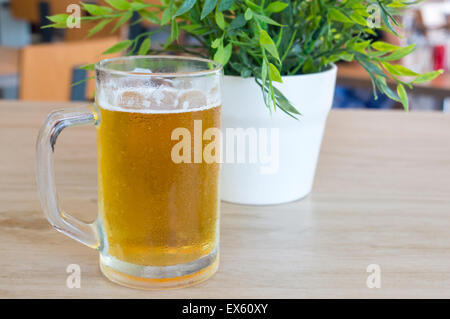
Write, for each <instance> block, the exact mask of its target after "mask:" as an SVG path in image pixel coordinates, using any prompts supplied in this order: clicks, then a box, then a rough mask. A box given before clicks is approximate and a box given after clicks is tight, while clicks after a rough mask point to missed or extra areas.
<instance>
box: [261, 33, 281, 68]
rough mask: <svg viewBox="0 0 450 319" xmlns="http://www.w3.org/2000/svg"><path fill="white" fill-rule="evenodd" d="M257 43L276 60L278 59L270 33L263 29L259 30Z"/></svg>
mask: <svg viewBox="0 0 450 319" xmlns="http://www.w3.org/2000/svg"><path fill="white" fill-rule="evenodd" d="M259 43H260V44H261V45H262V46H263V47H264V49H266V50H267V51H269V53H270V54H271V55H272V56H273V57H274V58H276V59H277V60H278V61H279V60H280V57H279V55H278V50H277V47H276V45H275V43H274V42H273V40H272V38H271V37H270V35H269V34H268V33H267V32H266V31H265V30H261V32H260V33H259Z"/></svg>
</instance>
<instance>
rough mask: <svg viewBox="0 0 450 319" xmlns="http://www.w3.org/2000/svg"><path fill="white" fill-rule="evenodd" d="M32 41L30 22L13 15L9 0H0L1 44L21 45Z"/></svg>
mask: <svg viewBox="0 0 450 319" xmlns="http://www.w3.org/2000/svg"><path fill="white" fill-rule="evenodd" d="M30 43H31V30H30V26H29V24H28V23H27V22H26V21H21V20H18V19H15V18H14V17H13V16H12V14H11V9H10V7H9V0H0V45H5V46H9V47H21V46H24V45H28V44H30Z"/></svg>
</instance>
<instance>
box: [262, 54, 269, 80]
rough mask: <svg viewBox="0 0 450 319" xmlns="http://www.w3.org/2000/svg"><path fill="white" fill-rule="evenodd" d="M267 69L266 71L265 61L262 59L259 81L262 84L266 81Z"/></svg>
mask: <svg viewBox="0 0 450 319" xmlns="http://www.w3.org/2000/svg"><path fill="white" fill-rule="evenodd" d="M267 69H268V66H267V61H266V59H264V60H263V65H262V68H261V80H262V83H266V80H267Z"/></svg>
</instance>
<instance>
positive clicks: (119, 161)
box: [97, 105, 221, 266]
mask: <svg viewBox="0 0 450 319" xmlns="http://www.w3.org/2000/svg"><path fill="white" fill-rule="evenodd" d="M165 109H171V106H170V105H169V106H167V105H166V106H165ZM220 111H221V107H220V106H214V107H203V108H197V109H188V110H174V111H167V112H164V111H160V112H157V113H156V112H151V111H150V112H147V111H146V110H145V108H144V107H141V108H135V109H126V108H117V109H114V108H111V107H104V106H102V105H99V118H100V124H99V125H98V126H97V129H98V132H97V133H98V134H97V136H98V137H97V144H98V189H99V215H100V218H101V220H102V222H103V226H104V231H105V234H106V242H105V244H104V246H105V247H104V248H103V249H106V250H107V251H106V253H107V254H108V255H111V256H113V257H115V258H116V259H118V260H120V261H125V262H128V263H131V264H136V265H142V266H170V265H176V264H185V263H188V262H191V261H194V260H197V259H199V258H201V257H202V256H205V255H208V254H210V253H211V252H213V251H214V249H215V248H216V245H217V238H218V233H217V232H218V210H219V206H218V205H219V199H218V196H219V194H218V178H219V164H218V163H209V164H208V163H206V162H204V161H202V162H201V163H194V162H192V163H174V161H173V159H172V158H171V150H172V147H173V146H174V144H176V143H177V141H173V140H171V134H172V132H173V130H175V129H176V128H180V127H181V128H187V129H188V130H189V131H190V132H193V131H194V120H201V121H202V129H203V132H204V131H205V130H206V129H208V128H213V127H216V128H219V127H220ZM191 142H192V143H194V136H193V134H192V141H191ZM192 152H193V148H192ZM192 156H193V155H192Z"/></svg>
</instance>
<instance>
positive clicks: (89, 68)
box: [79, 63, 95, 71]
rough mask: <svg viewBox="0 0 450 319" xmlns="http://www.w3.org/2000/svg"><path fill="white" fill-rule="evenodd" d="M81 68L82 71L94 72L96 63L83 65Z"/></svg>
mask: <svg viewBox="0 0 450 319" xmlns="http://www.w3.org/2000/svg"><path fill="white" fill-rule="evenodd" d="M79 68H80V69H82V70H88V71H94V69H95V63H92V64H86V65H82V66H80V67H79Z"/></svg>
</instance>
